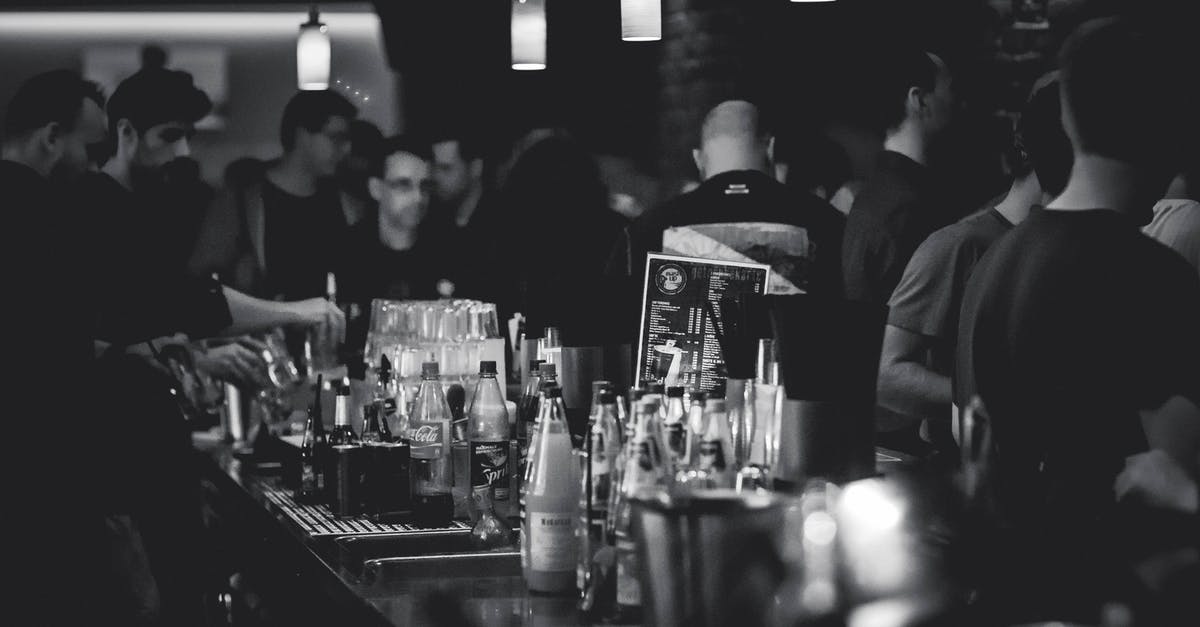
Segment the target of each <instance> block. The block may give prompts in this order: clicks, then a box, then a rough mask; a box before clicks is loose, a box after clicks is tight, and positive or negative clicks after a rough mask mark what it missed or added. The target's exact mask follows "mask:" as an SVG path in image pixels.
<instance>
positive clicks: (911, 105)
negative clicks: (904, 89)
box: [904, 85, 926, 118]
mask: <svg viewBox="0 0 1200 627" xmlns="http://www.w3.org/2000/svg"><path fill="white" fill-rule="evenodd" d="M925 97H926V93H925V90H923V89H921V88H920V87H917V86H915V85H914V86H912V87H909V88H908V95H907V96H906V97H905V99H904V111H905V113H907V114H908V117H912V118H917V117H920V116H921V112H922V111H923V110H924V109H925Z"/></svg>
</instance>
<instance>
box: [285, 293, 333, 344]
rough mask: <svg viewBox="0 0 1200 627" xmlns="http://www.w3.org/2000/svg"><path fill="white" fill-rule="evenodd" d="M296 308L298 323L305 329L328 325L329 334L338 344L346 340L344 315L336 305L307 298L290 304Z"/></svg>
mask: <svg viewBox="0 0 1200 627" xmlns="http://www.w3.org/2000/svg"><path fill="white" fill-rule="evenodd" d="M292 304H293V305H294V306H295V308H296V314H297V317H299V319H300V320H299V323H300V324H301V325H303V326H306V327H313V326H317V325H321V324H326V325H329V328H330V331H331V334H332V335H333V337H335V338H337V340H338V342H343V341H345V339H346V315H345V314H343V313H342V310H341V309H338V308H337V305H335V304H333V303H331V302H329V301H328V300H325V299H324V298H309V299H307V300H300V301H296V302H294V303H292Z"/></svg>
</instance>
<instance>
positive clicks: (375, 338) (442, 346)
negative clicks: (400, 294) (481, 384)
mask: <svg viewBox="0 0 1200 627" xmlns="http://www.w3.org/2000/svg"><path fill="white" fill-rule="evenodd" d="M499 337H501V336H500V324H499V322H498V320H497V316H496V305H494V304H492V303H484V302H480V301H476V300H465V299H453V300H449V299H447V300H403V301H401V300H385V299H379V298H377V299H375V300H373V301H372V302H371V318H370V327H369V330H368V331H367V345H366V347H365V350H364V356H365V358H366V361H367V363H368V364H370V365H378V364H379V358H380V357H381V356H383V355H387V357H388V359H389V360H391V362H392V364H393V366H394V367H395V368H396V374H397V376H399V377H401V378H402V379H409V378H414V379H415V378H419V377H420V375H421V364H422V363H424V362H437V364H438V366H439V367H440V369H441V373H442V376H443V377H451V378H456V379H460V378H462V377H465V376H471V375H474V374H476V373H477V372H478V370H479V362H480V361H481V360H482V359H483V357H482V355H483V350H484V343H485V342H486V341H487V340H489V339H495V338H499Z"/></svg>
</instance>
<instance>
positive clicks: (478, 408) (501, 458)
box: [467, 361, 509, 509]
mask: <svg viewBox="0 0 1200 627" xmlns="http://www.w3.org/2000/svg"><path fill="white" fill-rule="evenodd" d="M467 441H468V442H469V443H470V464H471V488H472V490H478V489H480V488H486V489H488V491H489V493H490V501H491V503H492V505H494V506H495V507H496V508H497V509H507V507H508V501H509V492H508V448H509V446H508V409H507V408H505V406H504V393H503V392H501V391H500V382H499V381H498V380H497V379H496V362H494V361H482V362H479V382H478V383H476V385H475V390H474V392H472V394H471V404H470V408H469V409H468V410H467Z"/></svg>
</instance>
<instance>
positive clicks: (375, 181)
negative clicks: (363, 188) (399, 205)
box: [367, 176, 383, 202]
mask: <svg viewBox="0 0 1200 627" xmlns="http://www.w3.org/2000/svg"><path fill="white" fill-rule="evenodd" d="M367 193H368V194H370V195H371V198H374V199H375V202H380V200H382V198H383V181H382V180H381V179H380V178H379V177H378V176H372V177H370V178H368V179H367Z"/></svg>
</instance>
